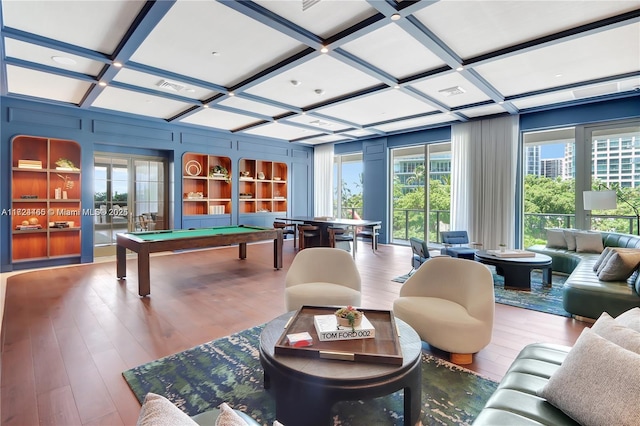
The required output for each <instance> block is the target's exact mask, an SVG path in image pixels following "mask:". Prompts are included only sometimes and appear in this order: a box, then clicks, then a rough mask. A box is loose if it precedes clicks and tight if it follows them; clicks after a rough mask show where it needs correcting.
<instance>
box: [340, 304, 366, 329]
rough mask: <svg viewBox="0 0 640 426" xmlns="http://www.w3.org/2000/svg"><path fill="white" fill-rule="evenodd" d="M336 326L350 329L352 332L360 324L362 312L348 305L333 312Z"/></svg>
mask: <svg viewBox="0 0 640 426" xmlns="http://www.w3.org/2000/svg"><path fill="white" fill-rule="evenodd" d="M335 315H336V319H337V320H338V326H342V327H351V330H352V331H355V328H356V327H357V326H359V325H360V324H361V323H362V312H360V311H359V310H357V309H356V308H354V307H353V306H351V305H349V306H347V307H346V308H340V309H338V310H337V311H336V312H335Z"/></svg>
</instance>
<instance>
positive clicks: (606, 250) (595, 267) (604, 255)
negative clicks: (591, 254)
mask: <svg viewBox="0 0 640 426" xmlns="http://www.w3.org/2000/svg"><path fill="white" fill-rule="evenodd" d="M609 253H611V247H605V248H604V250H602V253H600V257H598V260H596V263H594V264H593V272H598V268H600V265H602V262H604V260H605V259H606V258H607V256H610V254H609Z"/></svg>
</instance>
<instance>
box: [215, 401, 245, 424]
mask: <svg viewBox="0 0 640 426" xmlns="http://www.w3.org/2000/svg"><path fill="white" fill-rule="evenodd" d="M218 408H220V414H219V415H218V418H217V419H216V425H215V426H249V425H248V424H247V422H245V421H244V419H243V418H242V417H240V416H239V415H238V413H236V412H235V411H233V408H231V407H229V406H228V405H227V403H226V402H223V403H222V404H220V406H219V407H218Z"/></svg>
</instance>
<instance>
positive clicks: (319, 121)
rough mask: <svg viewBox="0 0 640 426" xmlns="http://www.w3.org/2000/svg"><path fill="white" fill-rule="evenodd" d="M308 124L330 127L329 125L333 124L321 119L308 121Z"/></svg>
mask: <svg viewBox="0 0 640 426" xmlns="http://www.w3.org/2000/svg"><path fill="white" fill-rule="evenodd" d="M309 124H312V125H314V126H320V127H323V126H328V127H331V126H333V124H331V123H328V122H326V121H322V120H313V121H310V122H309Z"/></svg>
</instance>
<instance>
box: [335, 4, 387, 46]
mask: <svg viewBox="0 0 640 426" xmlns="http://www.w3.org/2000/svg"><path fill="white" fill-rule="evenodd" d="M388 24H389V21H388V20H387V19H386V16H384V15H383V14H381V13H376V14H375V15H373V16H371V17H369V18H367V19H365V20H363V21H360V22H358V23H357V24H355V25H353V26H351V27H349V28H347V29H345V30H342V31H340V32H339V33H337V34H334V35H332V36H331V37H329V38H327V39H326V40H325V46H326V47H327V48H328V49H329V50H332V49H337V48H338V47H341V46H343V45H345V44H347V43H349V42H351V41H353V40H356V39H358V38H360V37H362V36H365V35H367V34H369V33H371V32H373V31H376V30H378V29H380V28H382V27H384V26H385V25H388Z"/></svg>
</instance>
